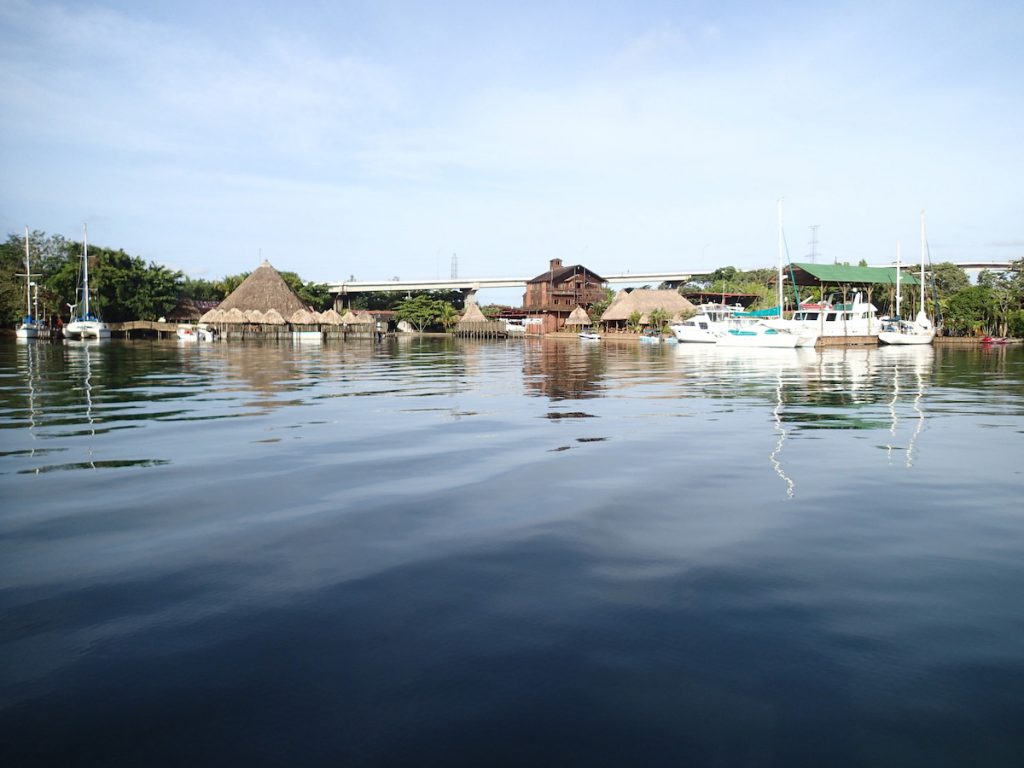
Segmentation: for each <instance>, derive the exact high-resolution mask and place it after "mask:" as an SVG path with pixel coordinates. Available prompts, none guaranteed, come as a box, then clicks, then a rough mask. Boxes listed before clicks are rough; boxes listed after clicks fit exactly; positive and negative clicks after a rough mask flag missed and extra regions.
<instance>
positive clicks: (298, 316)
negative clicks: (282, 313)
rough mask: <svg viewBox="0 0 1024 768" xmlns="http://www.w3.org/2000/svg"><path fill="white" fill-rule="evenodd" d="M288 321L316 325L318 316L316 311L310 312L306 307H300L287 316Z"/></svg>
mask: <svg viewBox="0 0 1024 768" xmlns="http://www.w3.org/2000/svg"><path fill="white" fill-rule="evenodd" d="M288 322H289V323H291V324H292V325H317V324H318V323H319V322H320V318H319V316H317V315H316V313H314V312H310V311H309V310H308V309H300V310H299V311H298V312H296V313H294V314H293V315H292V316H291V317H289V318H288Z"/></svg>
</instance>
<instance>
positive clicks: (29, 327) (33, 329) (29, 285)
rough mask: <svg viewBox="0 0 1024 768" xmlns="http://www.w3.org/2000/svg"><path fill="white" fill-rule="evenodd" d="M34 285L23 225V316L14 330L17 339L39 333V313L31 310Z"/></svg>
mask: <svg viewBox="0 0 1024 768" xmlns="http://www.w3.org/2000/svg"><path fill="white" fill-rule="evenodd" d="M35 287H36V284H35V283H33V282H32V260H31V258H30V256H29V248H28V227H25V316H24V317H23V318H22V319H21V322H20V323H18V327H17V328H16V329H15V331H14V334H15V336H16V337H17V338H19V339H34V338H35V337H36V336H38V335H39V322H38V321H37V320H36V318H37V317H38V315H39V313H38V312H34V311H33V310H32V289H33V288H35ZM37 296H38V294H37Z"/></svg>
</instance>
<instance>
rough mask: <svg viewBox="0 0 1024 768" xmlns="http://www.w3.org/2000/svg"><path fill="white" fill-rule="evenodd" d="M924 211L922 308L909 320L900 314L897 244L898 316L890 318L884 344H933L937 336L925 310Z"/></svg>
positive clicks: (897, 253)
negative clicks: (912, 319) (912, 320)
mask: <svg viewBox="0 0 1024 768" xmlns="http://www.w3.org/2000/svg"><path fill="white" fill-rule="evenodd" d="M924 252H925V236H924V211H921V286H920V287H921V291H920V293H921V309H920V310H919V311H918V313H917V317H915V318H914V322H912V323H911V322H908V321H906V320H904V319H903V318H902V317H901V316H900V299H901V296H900V249H899V244H897V245H896V316H895V317H892V318H888V319H887V322H886V323H885V326H884V328H883V330H882V332H881V333H879V334H878V340H879V341H880V342H882V343H883V344H903V345H907V344H931V343H932V340H933V339H934V338H935V326H933V325H932V321H931V320H929V319H928V315H926V314H925V312H924Z"/></svg>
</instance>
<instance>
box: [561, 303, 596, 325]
mask: <svg viewBox="0 0 1024 768" xmlns="http://www.w3.org/2000/svg"><path fill="white" fill-rule="evenodd" d="M565 324H566V325H590V324H591V321H590V315H588V314H587V310H585V309H584V308H583V307H576V309H574V310H573V311H572V313H571V314H570V315H569V317H567V318H566V320H565Z"/></svg>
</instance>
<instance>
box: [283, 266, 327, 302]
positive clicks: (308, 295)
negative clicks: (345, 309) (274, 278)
mask: <svg viewBox="0 0 1024 768" xmlns="http://www.w3.org/2000/svg"><path fill="white" fill-rule="evenodd" d="M280 274H281V279H282V280H284V281H285V283H287V285H288V287H289V288H291V289H292V291H293V292H294V293H295V295H296V296H298V297H299V300H300V301H301V302H302V303H303V304H305V305H307V306H310V307H312V308H313V309H314V310H315V311H317V312H323V311H324V310H325V309H327V308H328V307H330V306H332V305H333V303H334V297H333V296H331V292H330V291H329V290H328V289H327V284H326V283H312V282H310V283H306V282H303V280H302V278H301V277H299V276H298V275H297V274H296V273H295V272H281V273H280Z"/></svg>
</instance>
